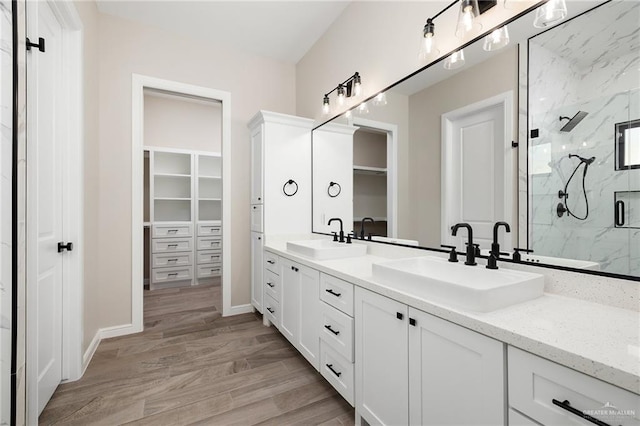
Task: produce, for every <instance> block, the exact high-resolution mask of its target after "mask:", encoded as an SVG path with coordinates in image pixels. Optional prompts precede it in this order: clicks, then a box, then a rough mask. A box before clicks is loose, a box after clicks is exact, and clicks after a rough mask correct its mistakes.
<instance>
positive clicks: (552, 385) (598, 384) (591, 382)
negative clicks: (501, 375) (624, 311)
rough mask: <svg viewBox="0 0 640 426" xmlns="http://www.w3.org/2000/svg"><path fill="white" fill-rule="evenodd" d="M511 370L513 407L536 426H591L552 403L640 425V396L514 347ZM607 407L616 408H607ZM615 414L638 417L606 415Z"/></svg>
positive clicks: (615, 421) (612, 421)
mask: <svg viewBox="0 0 640 426" xmlns="http://www.w3.org/2000/svg"><path fill="white" fill-rule="evenodd" d="M508 369H509V402H510V405H511V406H512V407H513V408H515V409H516V410H518V411H520V412H521V413H523V414H524V415H526V416H528V417H531V418H532V419H533V420H535V421H536V422H539V423H542V424H544V425H572V424H575V425H585V424H591V423H589V422H586V421H585V420H583V419H582V418H580V417H579V416H578V415H577V414H573V413H572V412H570V411H568V410H566V409H564V408H562V407H560V406H558V405H556V404H554V402H553V400H556V401H557V402H558V403H565V404H566V405H569V404H570V406H571V407H572V408H575V409H576V410H578V412H584V411H586V414H590V415H592V416H593V417H595V418H597V419H599V420H602V421H603V422H605V423H609V424H612V425H613V424H616V425H624V426H626V425H638V424H640V410H639V409H638V407H640V395H635V394H633V393H631V392H628V391H626V390H623V389H620V388H618V387H616V386H613V385H610V384H608V383H605V382H602V381H600V380H598V379H595V378H593V377H590V376H587V375H586V374H582V373H579V372H577V371H575V370H572V369H570V368H567V367H564V366H561V365H559V364H556V363H554V362H551V361H548V360H546V359H544V358H540V357H539V356H536V355H532V354H530V353H528V352H525V351H522V350H520V349H516V348H514V347H511V346H509V349H508ZM567 401H568V404H567ZM605 404H607V407H609V406H615V407H616V408H615V409H614V408H607V407H605ZM615 410H621V411H625V410H626V411H635V414H634V415H622V416H611V415H607V414H608V412H609V411H611V414H614V411H615ZM590 411H591V413H590Z"/></svg>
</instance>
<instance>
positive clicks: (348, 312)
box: [319, 274, 355, 406]
mask: <svg viewBox="0 0 640 426" xmlns="http://www.w3.org/2000/svg"><path fill="white" fill-rule="evenodd" d="M353 295H354V288H353V284H351V283H348V282H346V281H343V280H341V279H338V278H335V277H332V276H331V275H326V274H321V275H320V300H321V302H320V304H321V308H320V311H321V319H322V320H321V323H320V325H319V326H320V327H321V329H320V373H321V374H322V375H323V376H324V378H325V379H327V381H328V382H329V383H331V385H333V387H334V388H335V389H336V390H337V391H338V392H339V393H340V395H342V397H343V398H344V399H345V400H347V402H348V403H349V404H351V405H352V406H353V405H354V403H355V401H354V399H355V392H354V364H353V363H354V361H355V359H354V323H353Z"/></svg>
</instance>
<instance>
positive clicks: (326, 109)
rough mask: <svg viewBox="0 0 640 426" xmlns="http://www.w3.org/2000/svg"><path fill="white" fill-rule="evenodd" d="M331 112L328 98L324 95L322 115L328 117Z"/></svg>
mask: <svg viewBox="0 0 640 426" xmlns="http://www.w3.org/2000/svg"><path fill="white" fill-rule="evenodd" d="M330 112H331V105H329V96H327V95H324V99H323V100H322V114H324V115H329V113H330Z"/></svg>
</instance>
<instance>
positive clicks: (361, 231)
mask: <svg viewBox="0 0 640 426" xmlns="http://www.w3.org/2000/svg"><path fill="white" fill-rule="evenodd" d="M365 222H371V224H372V225H374V224H375V223H376V222H375V221H374V220H373V218H372V217H363V218H362V220H361V221H360V239H361V240H364V223H365ZM369 239H371V238H369Z"/></svg>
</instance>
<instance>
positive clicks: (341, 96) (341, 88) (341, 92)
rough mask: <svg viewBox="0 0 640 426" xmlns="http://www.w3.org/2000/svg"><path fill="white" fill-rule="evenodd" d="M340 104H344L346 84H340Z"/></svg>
mask: <svg viewBox="0 0 640 426" xmlns="http://www.w3.org/2000/svg"><path fill="white" fill-rule="evenodd" d="M338 105H340V106H342V105H344V86H343V85H342V84H340V85H339V86H338Z"/></svg>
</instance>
